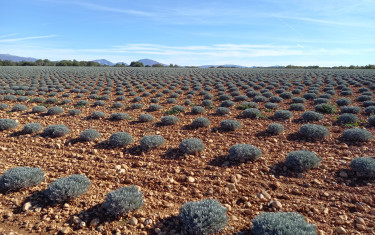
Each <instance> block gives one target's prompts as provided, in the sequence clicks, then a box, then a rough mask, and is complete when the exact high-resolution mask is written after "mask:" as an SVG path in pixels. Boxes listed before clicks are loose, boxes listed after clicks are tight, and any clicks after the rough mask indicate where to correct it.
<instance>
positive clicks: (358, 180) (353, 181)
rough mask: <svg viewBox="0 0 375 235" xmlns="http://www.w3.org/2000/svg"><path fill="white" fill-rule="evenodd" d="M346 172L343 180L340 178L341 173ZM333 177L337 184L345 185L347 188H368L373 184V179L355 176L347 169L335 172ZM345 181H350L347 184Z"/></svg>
mask: <svg viewBox="0 0 375 235" xmlns="http://www.w3.org/2000/svg"><path fill="white" fill-rule="evenodd" d="M343 171H344V172H346V173H347V175H348V176H347V177H345V178H343V177H342V176H340V173H341V172H343ZM334 177H335V178H336V181H337V183H345V184H346V185H347V186H349V187H365V186H368V184H369V183H373V182H374V180H375V178H369V177H364V176H357V174H356V173H355V172H354V171H351V170H348V169H339V170H337V171H336V172H335V174H334ZM347 180H350V182H349V183H348V181H347Z"/></svg>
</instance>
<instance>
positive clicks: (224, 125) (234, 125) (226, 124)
mask: <svg viewBox="0 0 375 235" xmlns="http://www.w3.org/2000/svg"><path fill="white" fill-rule="evenodd" d="M220 127H221V129H223V130H225V131H235V130H237V129H240V128H241V123H240V122H239V121H237V120H231V119H227V120H224V121H221V122H220Z"/></svg>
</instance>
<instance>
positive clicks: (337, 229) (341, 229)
mask: <svg viewBox="0 0 375 235" xmlns="http://www.w3.org/2000/svg"><path fill="white" fill-rule="evenodd" d="M335 232H336V233H338V234H345V233H346V229H344V228H343V227H341V226H340V227H337V228H336V229H335Z"/></svg>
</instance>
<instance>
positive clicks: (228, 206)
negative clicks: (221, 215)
mask: <svg viewBox="0 0 375 235" xmlns="http://www.w3.org/2000/svg"><path fill="white" fill-rule="evenodd" d="M223 206H224V207H226V208H227V209H228V211H230V210H231V209H232V207H231V206H230V205H229V204H224V205H223Z"/></svg>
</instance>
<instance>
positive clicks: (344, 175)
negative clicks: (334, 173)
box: [339, 171, 348, 178]
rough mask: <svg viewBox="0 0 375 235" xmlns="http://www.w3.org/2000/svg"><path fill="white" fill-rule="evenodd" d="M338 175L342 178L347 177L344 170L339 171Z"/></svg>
mask: <svg viewBox="0 0 375 235" xmlns="http://www.w3.org/2000/svg"><path fill="white" fill-rule="evenodd" d="M339 175H340V177H342V178H347V177H348V173H346V171H340V173H339Z"/></svg>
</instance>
